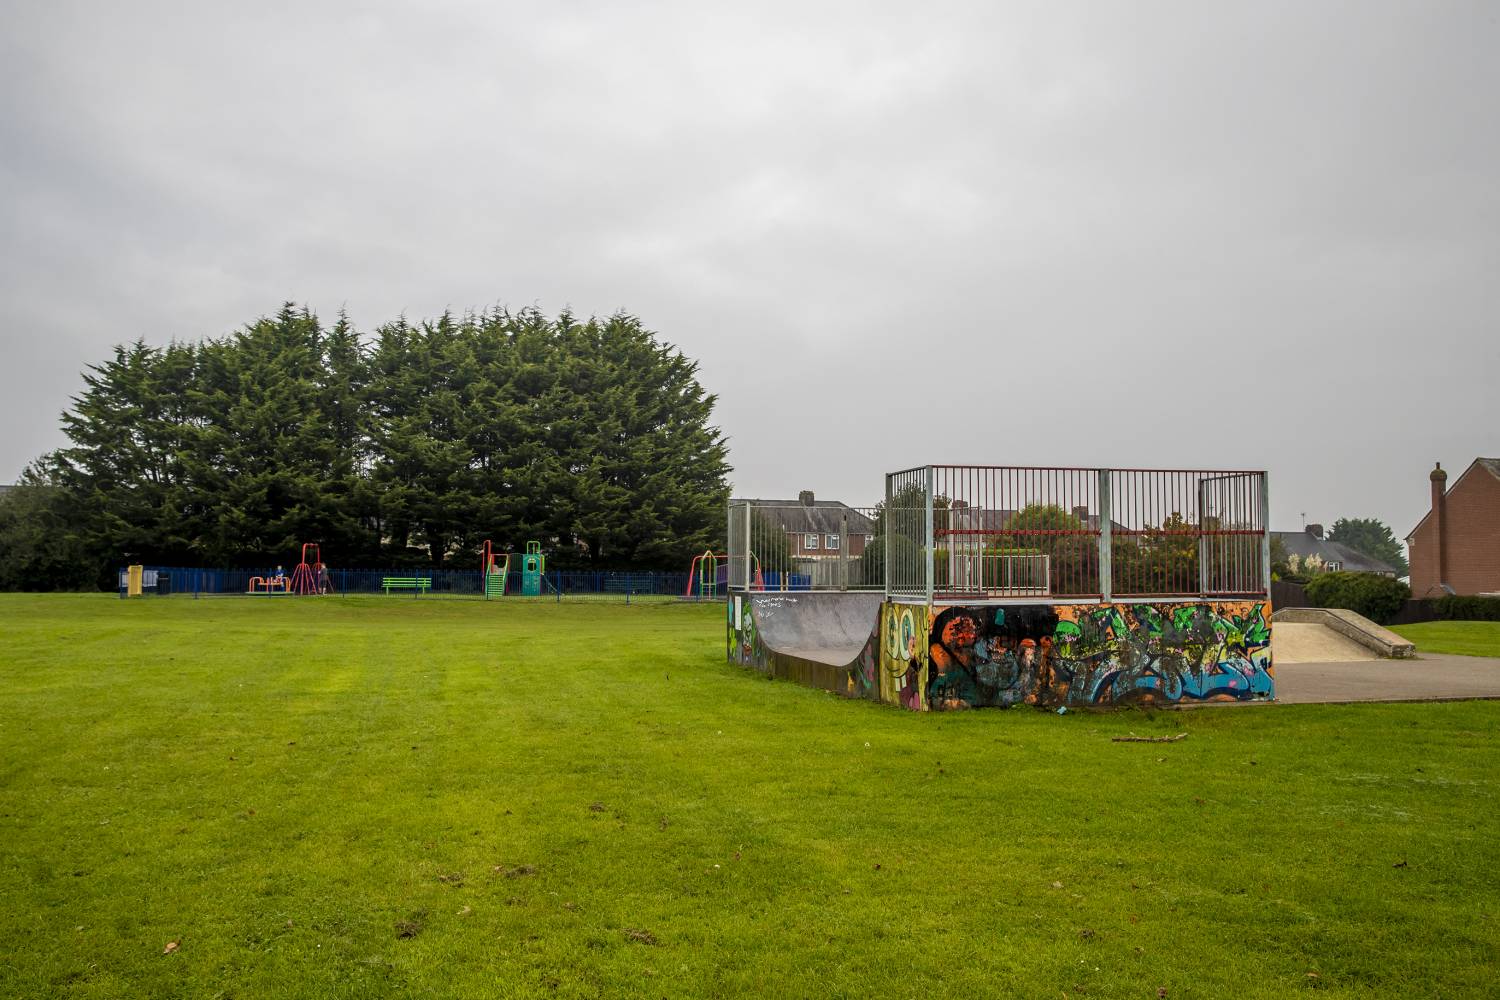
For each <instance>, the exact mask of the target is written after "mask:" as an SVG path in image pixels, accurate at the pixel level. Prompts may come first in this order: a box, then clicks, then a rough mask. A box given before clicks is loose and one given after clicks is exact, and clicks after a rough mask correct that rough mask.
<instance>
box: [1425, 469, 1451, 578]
mask: <svg viewBox="0 0 1500 1000" xmlns="http://www.w3.org/2000/svg"><path fill="white" fill-rule="evenodd" d="M1427 478H1428V479H1430V480H1431V481H1432V533H1433V538H1434V543H1433V548H1434V549H1435V550H1436V553H1437V582H1438V586H1440V587H1441V586H1443V585H1444V584H1446V583H1447V582H1448V473H1446V472H1444V471H1443V463H1442V462H1437V463H1435V468H1434V469H1433V470H1432V472H1430V473H1428V475H1427Z"/></svg>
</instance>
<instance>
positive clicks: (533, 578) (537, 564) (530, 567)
mask: <svg viewBox="0 0 1500 1000" xmlns="http://www.w3.org/2000/svg"><path fill="white" fill-rule="evenodd" d="M545 572H547V557H546V556H544V555H542V543H541V542H527V543H526V554H525V555H523V556H522V557H521V594H522V596H524V597H540V596H542V574H543V573H545Z"/></svg>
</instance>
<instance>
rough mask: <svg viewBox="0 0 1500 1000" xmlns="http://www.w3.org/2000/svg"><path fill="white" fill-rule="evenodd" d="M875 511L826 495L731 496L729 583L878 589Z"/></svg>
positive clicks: (753, 587)
mask: <svg viewBox="0 0 1500 1000" xmlns="http://www.w3.org/2000/svg"><path fill="white" fill-rule="evenodd" d="M878 514H879V509H878V508H876V507H851V506H849V505H847V504H843V503H837V502H830V501H817V502H816V503H773V502H767V501H763V500H736V501H731V502H730V505H729V518H728V523H727V525H726V530H727V531H728V533H729V550H728V551H729V586H730V589H731V590H745V591H762V590H873V591H883V590H884V589H885V562H884V559H883V558H881V557H880V556H881V553H880V552H878V551H875V550H873V549H872V543H873V542H874V540H875V537H876V534H877V531H878V527H877V518H878Z"/></svg>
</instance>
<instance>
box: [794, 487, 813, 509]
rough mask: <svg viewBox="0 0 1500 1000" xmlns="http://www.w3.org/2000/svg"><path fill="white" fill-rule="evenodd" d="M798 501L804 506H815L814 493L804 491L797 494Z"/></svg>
mask: <svg viewBox="0 0 1500 1000" xmlns="http://www.w3.org/2000/svg"><path fill="white" fill-rule="evenodd" d="M797 499H798V500H800V501H802V506H804V507H811V506H812V505H813V491H812V490H803V491H802V492H801V493H798V494H797Z"/></svg>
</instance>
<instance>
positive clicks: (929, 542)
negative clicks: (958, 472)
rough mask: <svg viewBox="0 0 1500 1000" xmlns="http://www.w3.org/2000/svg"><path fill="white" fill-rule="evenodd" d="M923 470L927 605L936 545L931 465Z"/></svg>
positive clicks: (930, 599)
mask: <svg viewBox="0 0 1500 1000" xmlns="http://www.w3.org/2000/svg"><path fill="white" fill-rule="evenodd" d="M925 471H926V475H925V477H924V486H925V491H926V494H927V502H926V510H925V517H924V527H923V531H924V532H925V534H926V546H925V549H926V552H927V560H926V561H927V567H926V568H927V585H926V587H925V592H926V595H927V603H928V605H931V604H932V582H933V581H932V560H933V558H934V557H935V555H936V545H935V543H934V540H933V537H932V466H930V465H929V466H927V468H926V470H925Z"/></svg>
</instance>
